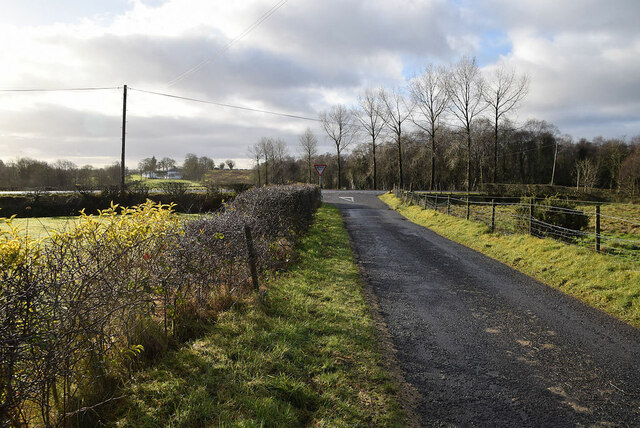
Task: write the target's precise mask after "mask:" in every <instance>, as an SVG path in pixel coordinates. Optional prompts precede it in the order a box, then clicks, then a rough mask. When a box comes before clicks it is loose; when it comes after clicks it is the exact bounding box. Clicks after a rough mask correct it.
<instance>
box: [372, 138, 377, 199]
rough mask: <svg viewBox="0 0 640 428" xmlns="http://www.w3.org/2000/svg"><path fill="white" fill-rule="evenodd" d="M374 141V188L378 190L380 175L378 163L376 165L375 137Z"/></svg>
mask: <svg viewBox="0 0 640 428" xmlns="http://www.w3.org/2000/svg"><path fill="white" fill-rule="evenodd" d="M372 142H373V146H372V149H373V190H378V176H377V173H378V172H377V165H376V139H375V137H374V138H373V139H372Z"/></svg>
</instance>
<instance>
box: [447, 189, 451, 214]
mask: <svg viewBox="0 0 640 428" xmlns="http://www.w3.org/2000/svg"><path fill="white" fill-rule="evenodd" d="M450 214H451V193H449V194H448V195H447V215H450Z"/></svg>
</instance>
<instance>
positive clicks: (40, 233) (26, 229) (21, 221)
mask: <svg viewBox="0 0 640 428" xmlns="http://www.w3.org/2000/svg"><path fill="white" fill-rule="evenodd" d="M79 222H80V217H77V216H74V217H35V218H15V219H13V221H12V224H13V226H14V227H18V228H19V229H20V233H21V234H22V235H29V236H30V237H31V238H33V239H41V238H46V237H47V236H50V235H51V234H52V233H55V232H69V231H71V230H73V229H75V228H76V226H77V225H78V224H79ZM8 230H9V226H8V225H7V224H6V222H4V221H2V219H1V218H0V233H1V232H2V231H8Z"/></svg>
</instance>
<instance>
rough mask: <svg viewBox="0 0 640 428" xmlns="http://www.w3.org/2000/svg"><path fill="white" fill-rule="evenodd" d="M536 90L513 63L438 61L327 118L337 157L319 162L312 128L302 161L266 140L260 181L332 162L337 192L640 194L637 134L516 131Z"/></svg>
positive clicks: (309, 174) (539, 128)
mask: <svg viewBox="0 0 640 428" xmlns="http://www.w3.org/2000/svg"><path fill="white" fill-rule="evenodd" d="M528 88H529V80H528V77H527V76H526V75H524V74H519V73H517V71H516V70H514V69H511V68H508V67H507V66H505V65H498V66H496V67H494V68H493V69H490V70H488V71H487V72H486V73H483V72H482V71H481V70H480V68H479V66H478V64H477V61H476V59H475V58H469V57H463V58H461V59H460V60H459V61H458V62H457V63H455V64H452V65H450V66H449V67H444V66H436V65H433V64H430V65H428V66H427V67H426V68H425V69H424V72H423V73H422V74H421V75H419V76H417V77H415V78H413V79H411V80H410V81H409V82H408V84H407V85H406V87H404V88H397V89H386V88H367V89H365V90H364V91H363V92H362V93H361V94H360V96H359V97H358V102H357V104H356V105H355V106H346V105H343V104H335V105H332V106H330V107H329V108H328V109H326V110H325V111H323V112H322V113H321V114H320V123H321V129H322V133H323V134H324V137H325V138H326V140H327V141H329V142H331V143H332V145H333V146H334V149H335V151H334V154H332V155H330V154H324V155H318V148H317V147H318V137H316V136H315V135H314V134H313V132H312V131H311V130H310V129H307V130H306V131H305V132H304V133H303V134H302V135H301V136H300V155H301V156H300V160H299V161H298V160H296V159H295V158H294V157H292V156H290V155H289V154H288V153H287V150H286V149H287V148H286V145H285V144H284V142H283V141H282V140H280V139H269V138H263V139H262V140H261V141H260V142H259V143H257V144H256V145H254V146H253V147H252V148H251V153H252V156H253V158H254V160H255V165H256V171H257V172H258V174H257V184H268V183H270V182H273V183H282V182H288V181H312V180H313V175H315V173H314V172H313V168H312V164H313V163H315V162H320V163H326V164H327V165H328V169H327V175H325V176H324V178H323V183H324V185H325V186H329V187H337V188H344V187H349V188H371V189H380V188H389V187H391V186H392V185H393V184H398V185H400V186H404V185H408V184H414V185H416V186H420V187H421V188H427V189H430V190H435V189H466V190H470V189H472V188H477V187H479V186H480V185H483V184H487V183H526V184H532V183H535V184H557V185H565V186H577V187H579V188H583V189H586V190H589V189H590V188H593V187H607V188H610V189H613V190H624V189H625V188H638V187H640V186H638V185H637V184H635V185H633V186H632V185H631V184H629V183H636V182H635V181H634V179H633V178H632V177H634V176H635V175H636V174H637V175H638V176H640V171H637V172H636V171H635V167H634V166H633V165H635V164H634V162H633V159H635V158H634V156H635V155H633V156H632V154H633V152H634V150H635V147H636V143H637V137H636V138H635V139H631V140H629V141H627V140H625V139H624V138H623V139H610V140H604V139H602V138H600V137H598V138H596V139H594V140H593V141H587V140H580V141H578V142H574V141H573V138H572V137H571V136H568V135H561V133H560V132H559V130H558V129H557V128H556V127H555V126H554V125H553V124H550V123H548V122H546V121H540V120H535V119H534V120H528V121H526V122H525V123H523V124H519V125H517V126H516V124H514V123H513V122H512V121H511V120H510V119H511V116H512V114H513V113H514V111H515V110H517V109H518V107H519V106H520V105H521V104H522V102H523V100H524V99H525V97H526V95H527V93H528ZM347 150H350V153H348V154H347ZM628 158H630V160H628ZM625 162H626V163H625ZM630 186H631V187H630ZM634 186H635V187H634Z"/></svg>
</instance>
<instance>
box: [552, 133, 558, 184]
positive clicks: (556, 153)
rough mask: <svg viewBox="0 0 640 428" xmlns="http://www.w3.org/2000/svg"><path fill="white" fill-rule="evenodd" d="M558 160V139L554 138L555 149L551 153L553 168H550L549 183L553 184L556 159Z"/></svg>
mask: <svg viewBox="0 0 640 428" xmlns="http://www.w3.org/2000/svg"><path fill="white" fill-rule="evenodd" d="M557 160H558V141H557V140H556V151H555V153H554V154H553V169H552V170H551V185H552V186H553V181H554V179H555V178H556V161H557Z"/></svg>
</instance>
